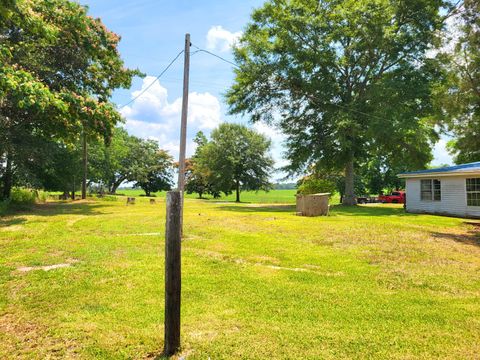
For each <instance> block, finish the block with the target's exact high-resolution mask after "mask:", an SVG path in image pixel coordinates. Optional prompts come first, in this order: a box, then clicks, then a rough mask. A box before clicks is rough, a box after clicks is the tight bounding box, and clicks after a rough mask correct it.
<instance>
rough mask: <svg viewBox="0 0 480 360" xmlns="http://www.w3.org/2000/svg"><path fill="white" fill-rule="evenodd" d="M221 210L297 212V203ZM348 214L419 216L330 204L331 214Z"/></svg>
mask: <svg viewBox="0 0 480 360" xmlns="http://www.w3.org/2000/svg"><path fill="white" fill-rule="evenodd" d="M219 208H220V210H226V211H234V212H244V213H261V212H283V213H295V212H296V208H295V205H285V204H283V205H275V204H271V205H255V204H245V203H243V204H238V205H233V204H232V205H222V206H220V207H219ZM336 215H346V216H418V214H411V213H406V212H405V210H404V209H403V207H387V206H385V207H383V206H382V205H379V206H363V205H360V206H358V205H357V206H344V205H332V206H330V216H336Z"/></svg>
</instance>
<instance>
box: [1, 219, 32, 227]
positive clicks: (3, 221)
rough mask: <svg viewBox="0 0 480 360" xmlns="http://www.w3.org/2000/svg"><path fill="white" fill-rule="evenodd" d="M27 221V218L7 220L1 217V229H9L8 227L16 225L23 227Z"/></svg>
mask: <svg viewBox="0 0 480 360" xmlns="http://www.w3.org/2000/svg"><path fill="white" fill-rule="evenodd" d="M26 221H27V219H25V218H19V217H16V218H13V219H11V218H5V217H3V216H0V228H2V227H7V226H15V225H21V224H23V223H25V222H26Z"/></svg>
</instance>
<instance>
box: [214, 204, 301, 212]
mask: <svg viewBox="0 0 480 360" xmlns="http://www.w3.org/2000/svg"><path fill="white" fill-rule="evenodd" d="M219 209H220V210H225V211H234V212H244V213H260V212H285V213H294V212H295V205H274V204H272V205H252V204H249V203H240V204H238V205H222V206H220V207H219Z"/></svg>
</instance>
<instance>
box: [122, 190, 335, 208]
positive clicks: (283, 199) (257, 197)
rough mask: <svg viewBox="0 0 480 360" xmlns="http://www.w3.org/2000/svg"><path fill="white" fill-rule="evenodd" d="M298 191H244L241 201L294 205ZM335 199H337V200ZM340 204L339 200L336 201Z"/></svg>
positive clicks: (126, 192)
mask: <svg viewBox="0 0 480 360" xmlns="http://www.w3.org/2000/svg"><path fill="white" fill-rule="evenodd" d="M118 193H119V194H121V195H125V196H144V195H145V192H144V191H143V190H141V189H120V190H118ZM296 193H297V190H295V189H294V190H271V191H268V192H265V191H258V192H257V191H244V192H242V193H241V194H240V200H241V201H242V202H244V203H264V204H267V203H268V204H294V203H295V194H296ZM165 194H166V192H165V191H162V192H158V193H155V194H154V195H155V196H156V197H162V198H164V197H165ZM185 197H186V198H188V199H197V198H198V194H186V195H185ZM205 197H206V200H212V201H235V194H231V195H229V196H225V195H223V196H222V197H220V198H219V199H213V198H212V197H211V196H205ZM337 198H338V196H337V197H335V199H337ZM334 201H336V202H338V200H334Z"/></svg>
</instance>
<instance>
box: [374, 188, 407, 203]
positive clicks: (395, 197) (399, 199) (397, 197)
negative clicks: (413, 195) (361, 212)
mask: <svg viewBox="0 0 480 360" xmlns="http://www.w3.org/2000/svg"><path fill="white" fill-rule="evenodd" d="M378 201H380V202H381V203H384V204H386V203H390V204H405V191H392V193H391V194H390V195H380V196H379V197H378Z"/></svg>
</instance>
